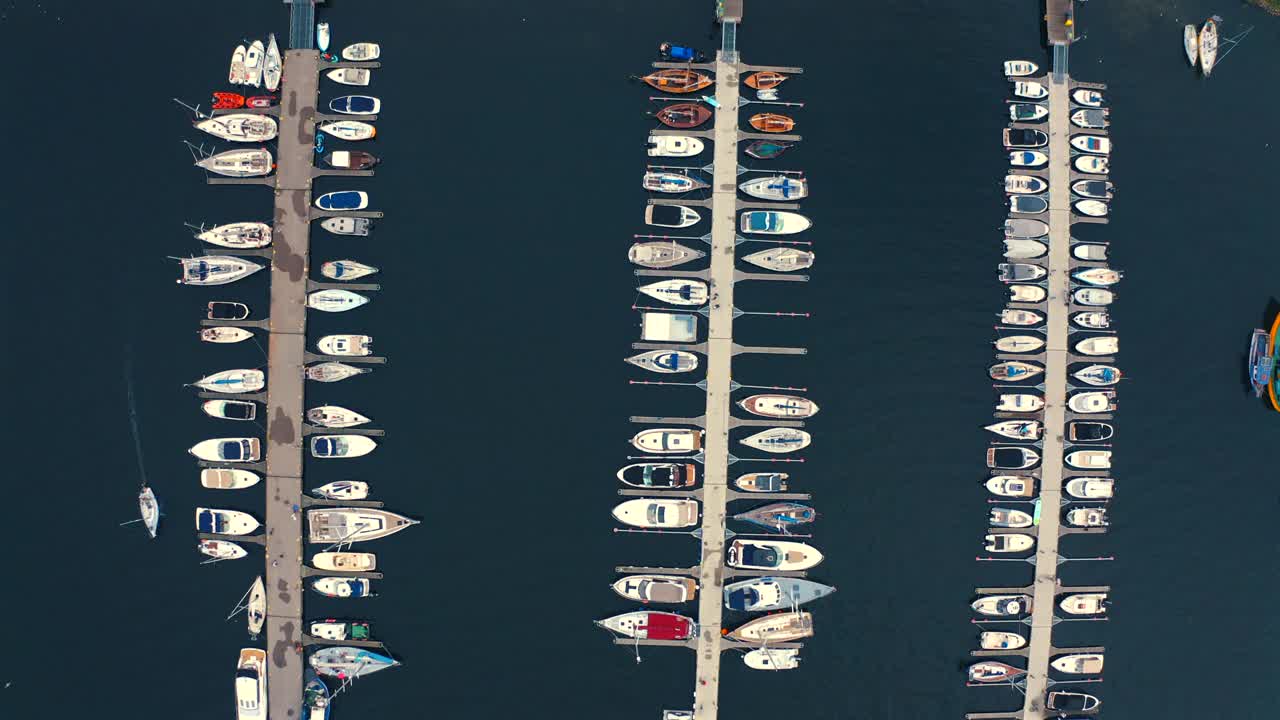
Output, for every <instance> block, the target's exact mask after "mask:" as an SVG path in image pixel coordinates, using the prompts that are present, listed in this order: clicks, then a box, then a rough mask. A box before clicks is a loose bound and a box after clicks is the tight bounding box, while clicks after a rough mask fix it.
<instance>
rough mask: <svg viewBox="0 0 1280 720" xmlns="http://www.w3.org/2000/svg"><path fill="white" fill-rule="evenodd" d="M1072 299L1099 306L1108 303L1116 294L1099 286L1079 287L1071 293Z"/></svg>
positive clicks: (1113, 299)
mask: <svg viewBox="0 0 1280 720" xmlns="http://www.w3.org/2000/svg"><path fill="white" fill-rule="evenodd" d="M1071 297H1072V299H1074V300H1075V301H1076V302H1077V303H1079V304H1081V305H1090V306H1094V307H1101V306H1103V305H1110V304H1111V303H1112V302H1114V301H1115V299H1116V294H1115V293H1113V292H1111V291H1110V290H1103V289H1101V288H1080V289H1079V290H1076V291H1075V292H1074V293H1072V294H1071Z"/></svg>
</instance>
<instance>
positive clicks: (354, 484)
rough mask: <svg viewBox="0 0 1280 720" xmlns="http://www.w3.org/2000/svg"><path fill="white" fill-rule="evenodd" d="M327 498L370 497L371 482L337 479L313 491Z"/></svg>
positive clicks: (360, 498) (349, 498)
mask: <svg viewBox="0 0 1280 720" xmlns="http://www.w3.org/2000/svg"><path fill="white" fill-rule="evenodd" d="M311 494H312V495H315V496H316V497H320V498H324V499H326V500H364V499H365V498H367V497H369V483H367V482H364V481H361V480H336V481H334V482H331V483H325V484H324V485H321V486H320V487H318V488H316V489H314V490H312V491H311Z"/></svg>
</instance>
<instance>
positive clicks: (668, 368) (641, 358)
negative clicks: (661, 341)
mask: <svg viewBox="0 0 1280 720" xmlns="http://www.w3.org/2000/svg"><path fill="white" fill-rule="evenodd" d="M627 362H629V363H631V364H632V365H635V366H636V367H639V368H644V369H645V370H648V371H649V372H656V373H682V372H690V371H693V370H697V369H698V356H697V355H694V354H693V353H691V352H685V351H683V350H650V351H648V352H642V353H640V354H638V355H632V356H631V357H629V358H627Z"/></svg>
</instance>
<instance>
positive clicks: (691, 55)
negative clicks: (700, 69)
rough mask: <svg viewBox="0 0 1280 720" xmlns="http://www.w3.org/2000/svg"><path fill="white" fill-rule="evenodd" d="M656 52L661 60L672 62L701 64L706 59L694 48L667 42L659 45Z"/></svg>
mask: <svg viewBox="0 0 1280 720" xmlns="http://www.w3.org/2000/svg"><path fill="white" fill-rule="evenodd" d="M658 52H659V53H660V54H661V55H662V57H663V58H665V59H667V60H670V61H672V62H702V61H704V60H706V59H707V57H706V56H705V55H703V54H702V53H701V52H699V51H698V50H697V49H695V48H691V47H688V46H686V45H676V44H675V43H669V42H664V43H662V44H661V45H659V46H658Z"/></svg>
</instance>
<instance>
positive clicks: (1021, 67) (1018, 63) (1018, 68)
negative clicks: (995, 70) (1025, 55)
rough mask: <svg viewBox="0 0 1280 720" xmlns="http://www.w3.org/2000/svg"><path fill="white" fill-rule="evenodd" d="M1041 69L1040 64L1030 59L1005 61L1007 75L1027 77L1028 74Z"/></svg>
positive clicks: (1033, 73)
mask: <svg viewBox="0 0 1280 720" xmlns="http://www.w3.org/2000/svg"><path fill="white" fill-rule="evenodd" d="M1039 69H1040V66H1039V65H1036V64H1035V63H1033V62H1031V61H1030V60H1005V61H1004V74H1005V76H1007V77H1026V76H1028V75H1035V74H1036V71H1037V70H1039Z"/></svg>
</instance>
